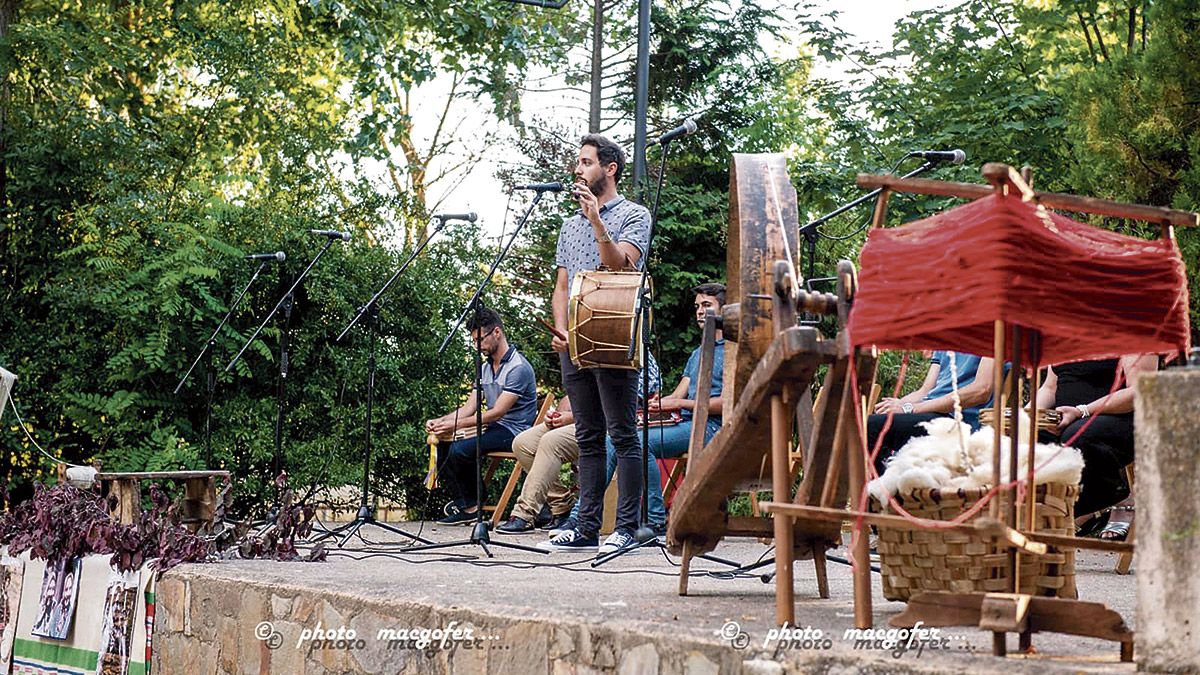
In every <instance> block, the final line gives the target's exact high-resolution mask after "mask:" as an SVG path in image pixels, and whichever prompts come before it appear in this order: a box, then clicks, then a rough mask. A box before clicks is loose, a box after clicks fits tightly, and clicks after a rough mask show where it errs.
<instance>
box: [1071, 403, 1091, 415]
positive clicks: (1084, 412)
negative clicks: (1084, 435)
mask: <svg viewBox="0 0 1200 675" xmlns="http://www.w3.org/2000/svg"><path fill="white" fill-rule="evenodd" d="M1075 409H1076V410H1078V411H1079V415H1080V419H1087V418H1088V417H1091V416H1092V413H1090V412H1088V407H1087V404H1086V403H1080V404H1079V405H1077V406H1075Z"/></svg>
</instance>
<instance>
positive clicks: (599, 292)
mask: <svg viewBox="0 0 1200 675" xmlns="http://www.w3.org/2000/svg"><path fill="white" fill-rule="evenodd" d="M641 280H642V273H641V272H602V271H581V272H578V273H577V274H576V275H575V278H574V279H573V280H572V281H571V296H570V299H569V300H568V301H567V327H568V334H567V346H568V353H569V354H570V356H571V362H572V363H574V364H575V367H576V368H580V369H584V368H622V369H625V370H640V369H641V367H642V363H643V359H644V355H643V354H642V341H641V340H638V339H637V337H636V335H635V334H634V330H635V327H636V324H637V300H638V298H637V295H638V285H639V284H640V283H641ZM647 286H648V287H649V288H651V289H653V285H652V284H650V280H649V279H647ZM631 343H633V344H635V348H634V351H633V359H632V360H630V359H629V345H630V344H631Z"/></svg>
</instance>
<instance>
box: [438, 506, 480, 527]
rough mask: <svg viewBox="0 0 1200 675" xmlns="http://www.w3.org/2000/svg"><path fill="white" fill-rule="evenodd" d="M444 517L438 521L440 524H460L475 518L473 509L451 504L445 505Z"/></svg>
mask: <svg viewBox="0 0 1200 675" xmlns="http://www.w3.org/2000/svg"><path fill="white" fill-rule="evenodd" d="M446 512H447V513H446V517H445V518H442V519H441V520H439V521H438V523H439V524H441V525H462V524H463V523H468V522H470V521H472V520H475V515H476V513H475V511H467V510H466V509H461V508H459V507H457V506H454V505H452V504H447V505H446Z"/></svg>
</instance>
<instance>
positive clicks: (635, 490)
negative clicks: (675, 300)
mask: <svg viewBox="0 0 1200 675" xmlns="http://www.w3.org/2000/svg"><path fill="white" fill-rule="evenodd" d="M624 169H625V153H624V152H623V151H622V150H621V148H620V146H618V145H617V144H616V143H613V142H612V141H610V140H609V139H607V138H605V137H604V136H601V135H599V134H589V135H587V136H584V137H583V139H582V140H581V141H580V147H579V156H578V159H577V160H576V163H575V187H574V189H573V192H572V194H573V196H574V197H575V199H576V200H577V201H578V202H579V207H580V210H579V212H578V213H576V214H575V215H574V216H571V217H570V218H568V219H567V220H565V221H563V225H562V229H561V230H560V231H559V236H558V248H557V251H556V253H555V259H554V264H555V266H556V268H557V269H556V278H555V283H554V294H553V295H552V296H551V305H552V307H553V311H554V326H555V328H556V329H557V330H558V332H559V333H561V334H562V335H566V334H567V333H568V331H569V326H568V322H567V301H568V298H569V289H570V288H571V282H572V280H573V279H574V277H575V274H576V273H577V272H581V271H585V270H594V269H596V268H598V267H600V266H601V265H603V266H605V267H607V268H609V269H612V270H622V269H630V268H632V269H637V268H640V266H641V262H642V256H643V255H644V254H645V252H646V248H647V246H648V245H649V238H650V212H649V211H647V210H646V208H645V207H643V206H641V205H639V204H634V203H633V202H631V201H629V200H627V199H625V198H624V197H622V196H621V195H619V194H618V193H617V181H618V180H619V179H620V178H621V173H622V171H624ZM551 345H552V347H553V348H554V351H556V352H558V355H559V361H560V363H561V364H562V374H563V389H565V390H566V392H567V395H568V396H569V397H570V399H571V407H572V409H573V410H574V413H575V439H576V441H577V442H578V443H579V519H578V521H577V522H576V525H575V528H573V529H570V530H564V531H563V532H561V533H559V534H558V535H557V536H555V537H554V539H552V540H551V542H553V545H554V547H555V548H556V549H558V550H574V549H578V550H592V549H595V548H597V547H598V544H599V541H598V534H599V531H600V520H601V510H602V509H603V502H604V488H605V485H604V474H605V442H604V441H605V433H606V432H607V434H608V436H609V438H610V439H611V440H612V444H613V447H614V448H615V450H616V454H617V492H618V495H619V497H618V500H617V526H616V530H615V531H614V532H613V533H612V535H610V536H609V537H608V540H606V541H605V545H606V548H613V549H616V548H622V547H624V546H627V545H629V544H632V543H634V536H633V533H634V531H635V530H636V529H637V526H638V506H639V503H640V501H641V497H642V494H641V490H642V481H641V475H642V474H641V466H640V465H639V462H640V461H641V448H640V446H639V445H638V439H637V428H636V424H637V422H636V419H637V418H636V407H637V385H638V383H637V380H638V371H636V370H625V369H613V368H588V369H583V370H581V369H579V368H577V367H576V366H575V364H573V363H572V362H571V359H570V357H569V356H568V354H567V347H568V345H567V341H566V340H563V339H561V338H560V337H557V336H556V337H554V338H553V340H552V342H551Z"/></svg>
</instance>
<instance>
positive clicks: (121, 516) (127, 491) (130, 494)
mask: <svg viewBox="0 0 1200 675" xmlns="http://www.w3.org/2000/svg"><path fill="white" fill-rule="evenodd" d="M113 488H115V489H116V491H117V510H116V512H114V513H113V517H115V518H116V519H117V522H119V523H123V524H125V525H131V524H133V523H134V521H136V520H137V517H138V514H140V513H141V512H142V490H141V487H140V486H139V485H138V479H136V478H121V479H118V480H115V481H113Z"/></svg>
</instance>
